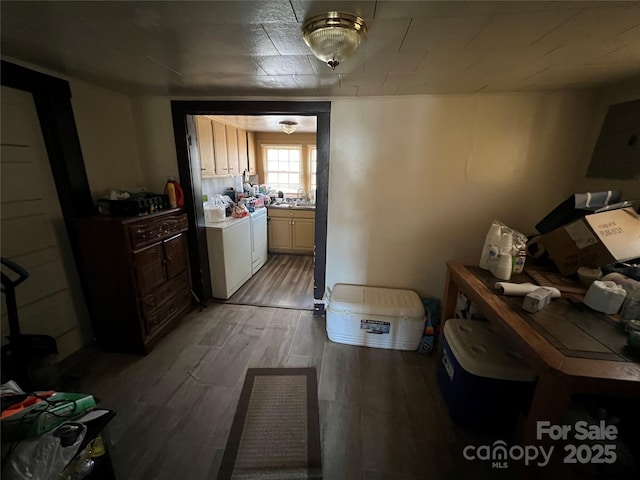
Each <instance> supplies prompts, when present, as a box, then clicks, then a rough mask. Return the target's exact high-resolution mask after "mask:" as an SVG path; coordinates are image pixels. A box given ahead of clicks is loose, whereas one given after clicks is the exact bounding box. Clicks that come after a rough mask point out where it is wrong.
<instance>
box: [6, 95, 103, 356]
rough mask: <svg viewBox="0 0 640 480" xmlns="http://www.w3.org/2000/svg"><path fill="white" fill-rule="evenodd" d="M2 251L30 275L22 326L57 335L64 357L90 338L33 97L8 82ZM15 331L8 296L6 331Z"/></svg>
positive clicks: (21, 300) (22, 293)
mask: <svg viewBox="0 0 640 480" xmlns="http://www.w3.org/2000/svg"><path fill="white" fill-rule="evenodd" d="M1 115H2V124H1V131H0V143H1V149H2V150H1V152H0V153H1V155H0V160H1V161H0V168H1V172H0V173H1V177H2V189H1V199H0V201H1V207H2V210H1V211H2V216H1V217H0V220H1V227H2V233H1V253H2V256H3V257H6V258H9V259H11V260H13V261H14V262H15V263H17V264H19V265H21V266H23V267H24V268H25V269H26V270H27V271H28V272H29V274H30V276H29V278H28V279H27V280H26V281H24V283H22V284H20V285H19V286H18V287H17V288H16V298H17V303H18V312H19V319H20V326H21V330H22V333H40V334H46V335H51V336H53V337H55V338H56V340H57V342H58V349H59V352H60V354H59V356H58V359H59V360H60V359H62V358H64V357H66V356H68V355H69V354H71V353H73V352H75V351H76V350H78V349H79V348H80V347H82V346H83V345H84V344H86V343H87V342H88V341H89V340H90V339H91V329H90V326H89V315H88V313H87V308H86V305H85V303H84V299H83V296H82V290H81V286H80V280H79V278H78V274H77V270H76V267H75V263H74V260H73V256H72V253H71V247H70V245H69V239H68V237H67V232H66V229H65V225H64V221H63V218H62V213H61V210H60V204H59V202H58V195H57V192H56V189H55V184H54V182H53V175H52V173H51V167H50V166H49V160H48V156H47V151H46V149H45V146H44V141H43V138H42V133H41V130H40V124H39V123H38V117H37V114H36V109H35V105H34V103H33V97H32V96H31V94H30V93H27V92H23V91H21V90H15V89H12V88H8V87H2V113H1ZM8 334H9V330H8V320H7V314H6V304H5V299H4V295H2V336H3V342H6V340H5V339H4V337H5V336H6V335H8Z"/></svg>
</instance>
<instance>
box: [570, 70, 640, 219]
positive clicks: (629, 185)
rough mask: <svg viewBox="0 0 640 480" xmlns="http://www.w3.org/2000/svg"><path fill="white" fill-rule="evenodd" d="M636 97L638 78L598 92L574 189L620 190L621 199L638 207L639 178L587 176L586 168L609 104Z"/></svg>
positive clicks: (639, 93) (639, 97)
mask: <svg viewBox="0 0 640 480" xmlns="http://www.w3.org/2000/svg"><path fill="white" fill-rule="evenodd" d="M638 99H640V79H636V81H633V82H629V83H628V84H620V85H614V86H612V87H610V88H608V89H605V90H602V91H600V92H599V93H598V96H597V105H596V110H595V113H594V115H593V117H592V123H591V127H590V130H589V134H588V138H589V139H590V140H589V141H587V142H585V145H584V152H583V153H584V155H583V162H582V165H581V166H580V168H579V170H578V172H579V175H578V176H577V178H576V181H575V183H574V190H575V191H576V192H599V191H604V190H621V191H622V197H623V199H625V200H635V201H636V203H635V207H636V208H638V205H640V179H638V178H635V179H632V178H630V179H628V180H608V179H602V178H587V169H588V168H589V162H590V161H591V155H592V154H593V149H594V147H595V144H596V142H597V140H598V135H599V134H600V130H601V129H602V125H603V123H604V119H605V117H606V116H607V111H608V109H609V106H610V105H615V104H616V103H623V102H629V101H632V100H638Z"/></svg>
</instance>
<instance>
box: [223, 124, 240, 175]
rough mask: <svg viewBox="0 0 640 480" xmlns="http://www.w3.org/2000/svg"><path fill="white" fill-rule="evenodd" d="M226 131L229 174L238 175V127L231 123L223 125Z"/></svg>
mask: <svg viewBox="0 0 640 480" xmlns="http://www.w3.org/2000/svg"><path fill="white" fill-rule="evenodd" d="M225 130H226V133H227V161H228V162H229V174H230V175H238V174H239V173H240V167H239V165H238V129H237V128H236V127H233V126H231V125H225Z"/></svg>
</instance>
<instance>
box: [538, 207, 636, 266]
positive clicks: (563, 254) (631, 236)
mask: <svg viewBox="0 0 640 480" xmlns="http://www.w3.org/2000/svg"><path fill="white" fill-rule="evenodd" d="M638 239H640V215H638V214H637V213H636V212H634V211H633V209H632V208H619V209H616V210H611V211H606V212H602V213H595V214H592V215H586V216H584V217H582V218H580V219H578V220H575V221H573V222H571V223H569V224H568V225H565V226H562V227H559V228H556V229H555V230H553V231H551V232H549V233H546V234H545V235H543V236H542V237H541V238H540V240H539V241H540V243H542V245H543V246H544V249H545V250H546V251H547V252H548V254H549V256H550V258H551V260H552V261H553V263H554V264H555V265H556V267H557V268H558V270H559V271H560V273H562V274H563V275H570V274H573V273H576V272H577V271H578V269H579V268H580V267H602V266H605V265H609V264H611V263H614V262H623V261H627V260H631V259H634V258H638V257H640V241H638Z"/></svg>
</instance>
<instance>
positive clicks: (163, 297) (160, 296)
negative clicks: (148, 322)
mask: <svg viewBox="0 0 640 480" xmlns="http://www.w3.org/2000/svg"><path fill="white" fill-rule="evenodd" d="M184 292H191V288H190V285H189V277H188V276H187V273H186V272H185V273H183V274H182V275H180V276H178V277H176V278H174V279H172V280H170V281H168V282H165V283H164V284H162V285H160V286H159V287H157V288H156V289H155V290H154V291H153V292H152V293H150V294H149V295H145V296H144V297H142V311H143V312H144V313H145V315H146V314H148V313H149V312H151V311H152V310H154V309H156V308H158V307H159V306H160V305H162V304H163V303H164V302H166V301H168V300H169V299H170V298H172V297H174V296H176V295H179V294H181V293H184Z"/></svg>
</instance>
